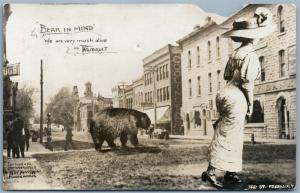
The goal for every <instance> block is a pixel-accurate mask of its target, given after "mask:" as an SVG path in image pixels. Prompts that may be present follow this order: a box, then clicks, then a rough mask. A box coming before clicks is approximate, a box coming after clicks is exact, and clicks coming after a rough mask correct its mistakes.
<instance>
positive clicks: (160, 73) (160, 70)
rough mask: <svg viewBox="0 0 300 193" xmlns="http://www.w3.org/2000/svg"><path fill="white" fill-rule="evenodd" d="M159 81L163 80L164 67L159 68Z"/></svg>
mask: <svg viewBox="0 0 300 193" xmlns="http://www.w3.org/2000/svg"><path fill="white" fill-rule="evenodd" d="M159 80H162V67H159Z"/></svg>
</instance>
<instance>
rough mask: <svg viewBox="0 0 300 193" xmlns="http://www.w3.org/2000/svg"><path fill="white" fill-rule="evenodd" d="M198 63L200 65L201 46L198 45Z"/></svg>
mask: <svg viewBox="0 0 300 193" xmlns="http://www.w3.org/2000/svg"><path fill="white" fill-rule="evenodd" d="M197 65H198V66H200V48H199V46H197Z"/></svg>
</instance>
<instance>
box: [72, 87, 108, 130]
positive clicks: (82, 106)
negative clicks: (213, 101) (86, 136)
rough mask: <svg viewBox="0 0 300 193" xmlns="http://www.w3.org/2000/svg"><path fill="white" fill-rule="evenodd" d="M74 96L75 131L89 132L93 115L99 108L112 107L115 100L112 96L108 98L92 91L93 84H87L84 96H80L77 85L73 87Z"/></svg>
mask: <svg viewBox="0 0 300 193" xmlns="http://www.w3.org/2000/svg"><path fill="white" fill-rule="evenodd" d="M73 97H74V98H75V100H76V105H75V108H74V131H75V132H88V128H89V122H90V119H91V118H92V116H93V115H94V114H95V113H96V112H97V111H99V110H101V109H104V108H111V107H112V106H113V102H112V99H111V98H106V97H103V96H101V95H100V94H99V93H98V96H96V95H95V94H94V93H93V91H92V84H91V83H90V82H87V83H86V84H85V92H84V96H83V97H79V94H78V88H77V86H74V87H73Z"/></svg>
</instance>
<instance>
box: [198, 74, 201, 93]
mask: <svg viewBox="0 0 300 193" xmlns="http://www.w3.org/2000/svg"><path fill="white" fill-rule="evenodd" d="M197 80H198V95H199V96H200V95H201V82H200V76H198V77H197Z"/></svg>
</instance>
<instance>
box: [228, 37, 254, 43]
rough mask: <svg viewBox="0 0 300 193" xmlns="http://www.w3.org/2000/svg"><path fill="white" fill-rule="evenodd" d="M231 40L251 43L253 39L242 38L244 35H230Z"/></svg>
mask: <svg viewBox="0 0 300 193" xmlns="http://www.w3.org/2000/svg"><path fill="white" fill-rule="evenodd" d="M231 39H232V41H234V42H241V43H253V39H250V38H244V37H234V36H232V37H231Z"/></svg>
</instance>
